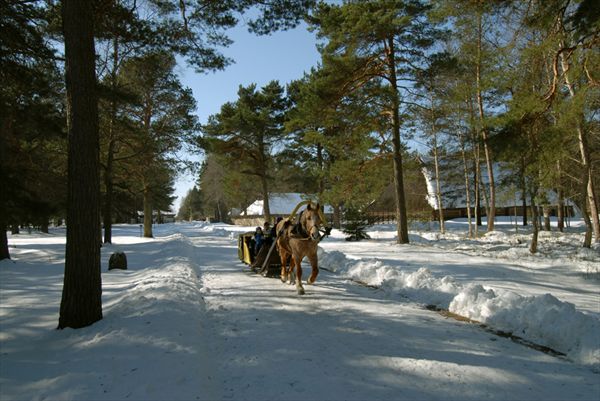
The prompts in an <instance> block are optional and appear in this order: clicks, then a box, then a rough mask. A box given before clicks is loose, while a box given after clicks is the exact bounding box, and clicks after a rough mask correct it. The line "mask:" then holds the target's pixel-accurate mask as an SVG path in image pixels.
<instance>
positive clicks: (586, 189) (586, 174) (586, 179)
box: [561, 44, 600, 248]
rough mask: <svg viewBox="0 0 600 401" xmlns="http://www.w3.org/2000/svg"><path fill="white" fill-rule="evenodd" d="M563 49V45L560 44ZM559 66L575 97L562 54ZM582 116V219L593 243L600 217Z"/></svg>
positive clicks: (597, 236)
mask: <svg viewBox="0 0 600 401" xmlns="http://www.w3.org/2000/svg"><path fill="white" fill-rule="evenodd" d="M561 45H562V46H563V47H564V44H561ZM561 66H562V70H563V73H564V77H565V78H564V79H565V84H566V85H567V88H568V89H569V95H570V96H571V97H575V88H574V87H573V83H572V82H571V79H570V77H569V64H568V62H567V59H566V58H565V54H564V52H563V53H561ZM582 118H583V116H580V118H579V120H578V121H577V139H578V141H579V152H580V154H581V164H582V170H583V171H582V183H583V185H582V189H583V192H582V193H583V194H584V197H586V198H587V199H586V201H587V203H588V205H589V208H590V216H591V218H587V219H584V220H585V222H586V225H587V224H588V223H589V224H590V227H588V230H586V231H590V230H593V231H594V237H595V242H600V216H599V215H598V202H597V199H596V192H595V189H594V179H593V177H594V176H593V171H592V163H591V158H590V146H589V144H588V134H587V132H586V131H585V130H584V128H583V124H582V121H581V119H582ZM581 211H582V213H583V214H586V213H585V207H583V208H582V209H581ZM590 246H591V239H590V241H589V244H588V241H585V242H584V247H587V248H589V247H590Z"/></svg>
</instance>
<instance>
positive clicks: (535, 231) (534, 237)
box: [529, 191, 539, 253]
mask: <svg viewBox="0 0 600 401" xmlns="http://www.w3.org/2000/svg"><path fill="white" fill-rule="evenodd" d="M536 192H537V191H532V194H531V212H532V216H531V221H532V223H533V234H532V236H531V245H530V246H529V252H531V253H536V252H537V248H538V233H539V225H538V216H537V205H536V204H535V193H536Z"/></svg>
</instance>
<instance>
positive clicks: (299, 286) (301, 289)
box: [293, 256, 304, 295]
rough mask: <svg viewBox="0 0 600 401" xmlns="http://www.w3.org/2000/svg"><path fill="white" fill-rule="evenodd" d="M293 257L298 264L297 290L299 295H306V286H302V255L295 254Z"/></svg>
mask: <svg viewBox="0 0 600 401" xmlns="http://www.w3.org/2000/svg"><path fill="white" fill-rule="evenodd" d="M293 259H294V264H295V265H296V291H298V295H304V287H302V257H296V256H293Z"/></svg>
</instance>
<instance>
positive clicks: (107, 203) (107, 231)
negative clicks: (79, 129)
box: [103, 121, 115, 244]
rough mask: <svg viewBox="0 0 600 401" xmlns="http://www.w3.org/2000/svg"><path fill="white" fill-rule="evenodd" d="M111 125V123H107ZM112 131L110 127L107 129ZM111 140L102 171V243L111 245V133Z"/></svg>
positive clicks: (112, 150)
mask: <svg viewBox="0 0 600 401" xmlns="http://www.w3.org/2000/svg"><path fill="white" fill-rule="evenodd" d="M109 124H110V125H112V121H111V122H110V123H109ZM109 131H112V127H111V128H109ZM109 135H111V138H110V139H109V142H108V157H107V159H106V169H105V171H104V187H105V188H104V189H105V191H106V194H105V195H104V213H103V217H104V243H105V244H111V243H112V200H113V164H114V146H115V143H114V141H113V139H112V133H109Z"/></svg>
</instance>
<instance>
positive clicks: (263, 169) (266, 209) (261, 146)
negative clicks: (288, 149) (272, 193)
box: [258, 135, 271, 221]
mask: <svg viewBox="0 0 600 401" xmlns="http://www.w3.org/2000/svg"><path fill="white" fill-rule="evenodd" d="M258 150H259V152H260V154H259V158H260V160H259V163H258V168H259V169H260V170H259V178H260V185H261V190H262V196H263V213H264V218H265V221H271V205H270V204H269V183H268V182H267V171H268V166H267V155H266V153H267V152H266V149H265V143H264V137H263V136H262V135H261V136H260V137H259V138H258Z"/></svg>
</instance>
